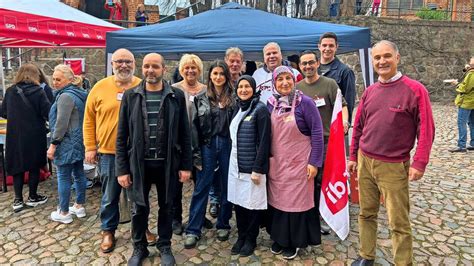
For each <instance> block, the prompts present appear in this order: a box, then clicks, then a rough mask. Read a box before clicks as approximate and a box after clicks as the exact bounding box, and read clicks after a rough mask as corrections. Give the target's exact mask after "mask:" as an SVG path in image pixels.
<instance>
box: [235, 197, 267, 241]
mask: <svg viewBox="0 0 474 266" xmlns="http://www.w3.org/2000/svg"><path fill="white" fill-rule="evenodd" d="M234 209H235V218H236V220H237V233H238V239H239V240H245V241H251V242H252V243H254V244H255V243H256V242H257V236H258V233H259V230H260V222H261V221H260V219H261V217H262V215H263V212H264V211H263V210H249V209H246V208H244V207H242V206H239V205H236V204H234Z"/></svg>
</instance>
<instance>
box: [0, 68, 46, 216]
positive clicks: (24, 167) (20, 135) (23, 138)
mask: <svg viewBox="0 0 474 266" xmlns="http://www.w3.org/2000/svg"><path fill="white" fill-rule="evenodd" d="M50 106H51V104H50V102H49V100H48V98H47V96H46V93H45V92H44V90H43V89H42V88H41V87H40V72H39V69H38V67H37V66H36V65H33V64H24V65H22V66H21V67H20V69H19V70H18V73H17V74H16V76H15V80H14V84H13V86H11V87H9V88H8V89H7V90H6V92H5V96H4V98H3V103H2V108H1V113H0V115H1V116H2V117H4V118H6V119H8V121H7V137H6V143H5V147H6V152H5V162H6V164H5V170H6V172H7V174H8V175H11V176H13V188H14V191H15V200H14V201H13V211H15V212H18V211H20V210H22V209H23V206H24V203H23V177H24V175H25V172H29V179H28V185H29V189H30V190H29V197H28V201H27V202H26V205H28V206H30V207H35V206H37V205H39V204H43V203H46V201H47V200H48V197H46V196H43V195H40V194H38V193H37V189H38V183H39V174H40V168H41V167H43V166H45V165H46V134H47V130H46V121H47V120H48V112H49V107H50Z"/></svg>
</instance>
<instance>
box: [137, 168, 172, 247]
mask: <svg viewBox="0 0 474 266" xmlns="http://www.w3.org/2000/svg"><path fill="white" fill-rule="evenodd" d="M152 184H155V186H156V190H157V194H158V208H159V209H158V241H157V243H156V247H157V248H160V247H169V246H171V237H172V228H171V224H172V220H173V219H172V210H171V204H166V182H165V166H164V163H162V162H150V161H146V162H145V180H144V188H143V193H144V197H145V205H146V206H141V205H137V204H136V203H133V208H132V241H133V245H134V246H137V245H142V246H146V245H147V240H146V233H145V232H146V229H147V228H148V215H149V214H150V202H149V195H150V189H151V186H152Z"/></svg>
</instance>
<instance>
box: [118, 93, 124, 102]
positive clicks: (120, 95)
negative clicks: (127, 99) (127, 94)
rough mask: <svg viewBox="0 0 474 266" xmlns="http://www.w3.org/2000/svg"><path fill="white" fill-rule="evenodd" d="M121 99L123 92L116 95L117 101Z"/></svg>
mask: <svg viewBox="0 0 474 266" xmlns="http://www.w3.org/2000/svg"><path fill="white" fill-rule="evenodd" d="M122 97H123V92H119V93H117V101H121V100H122Z"/></svg>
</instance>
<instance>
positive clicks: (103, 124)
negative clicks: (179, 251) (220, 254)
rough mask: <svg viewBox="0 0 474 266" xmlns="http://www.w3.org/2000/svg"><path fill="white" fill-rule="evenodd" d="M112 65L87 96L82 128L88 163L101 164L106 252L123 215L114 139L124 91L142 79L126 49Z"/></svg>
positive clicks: (103, 245) (102, 247)
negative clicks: (120, 206) (116, 172)
mask: <svg viewBox="0 0 474 266" xmlns="http://www.w3.org/2000/svg"><path fill="white" fill-rule="evenodd" d="M112 68H113V72H114V75H113V76H110V77H107V78H104V79H102V80H100V81H99V82H97V83H96V84H95V86H94V87H93V88H92V90H91V91H90V93H89V96H88V97H87V102H86V108H85V111H84V128H83V132H84V146H85V148H86V157H85V162H86V163H90V164H95V163H98V170H99V171H98V172H99V176H100V177H101V182H102V200H101V203H100V220H101V223H102V224H101V229H102V242H101V244H100V250H101V251H102V252H104V253H109V252H111V251H113V250H114V247H115V230H116V229H117V226H118V224H119V217H120V214H119V200H120V192H121V191H122V188H121V187H120V185H119V183H118V182H117V176H116V175H115V142H116V138H117V123H118V115H119V109H120V101H121V100H122V96H123V93H124V91H125V90H127V89H129V88H132V87H134V86H137V85H138V84H139V83H140V81H141V80H140V79H139V78H137V77H135V76H133V73H134V72H135V58H134V57H133V54H132V53H131V52H130V51H128V50H126V49H118V50H117V51H115V52H114V53H113V55H112ZM145 228H146V227H145ZM147 232H148V234H147V236H148V239H149V241H150V242H151V243H154V242H155V241H156V240H155V239H156V237H155V236H154V235H153V234H151V233H150V232H149V231H147Z"/></svg>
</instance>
